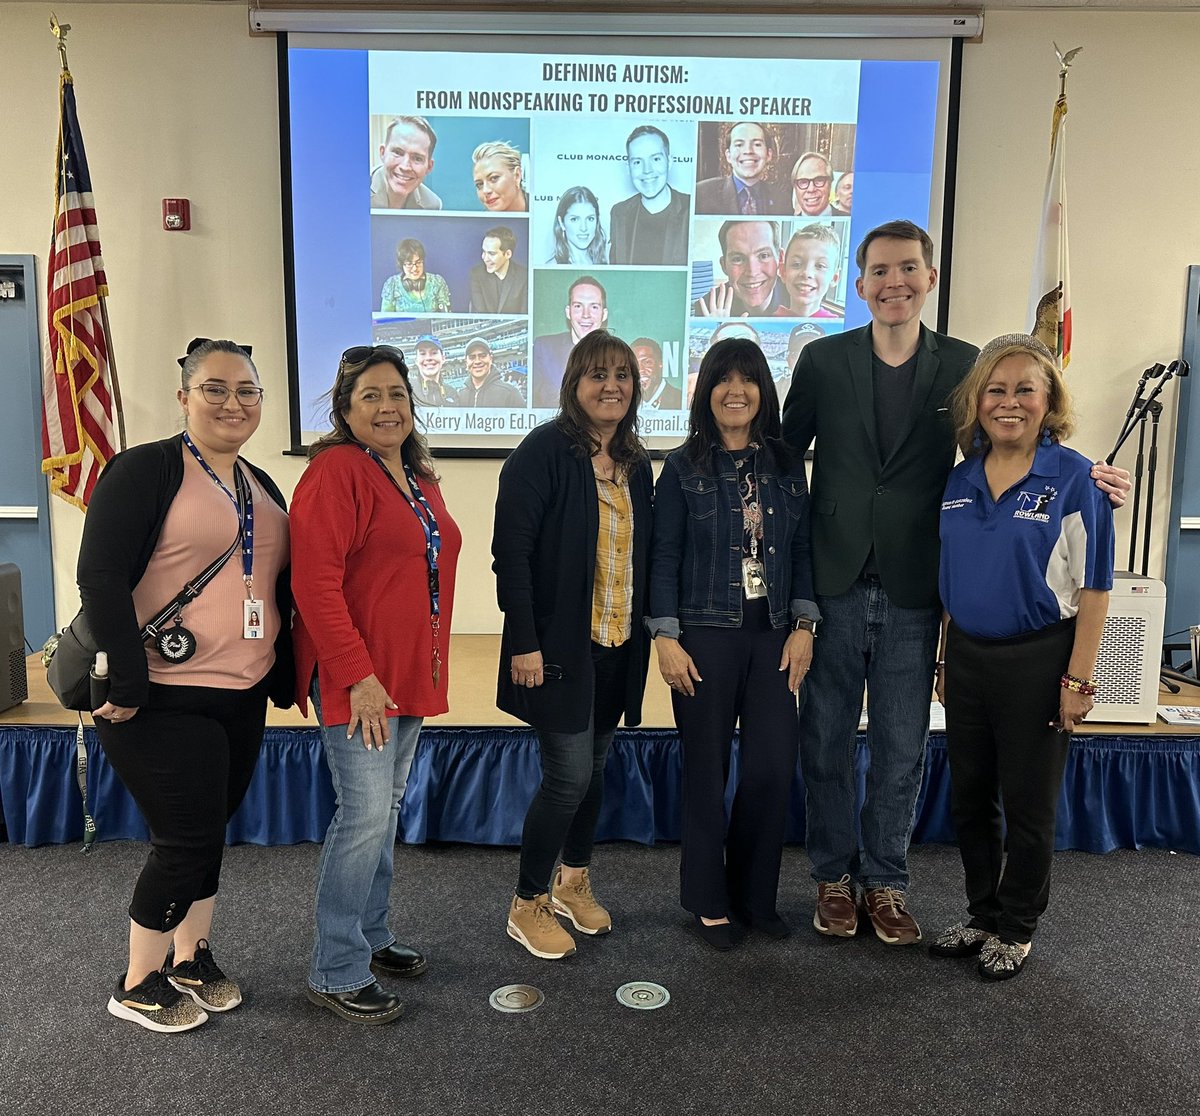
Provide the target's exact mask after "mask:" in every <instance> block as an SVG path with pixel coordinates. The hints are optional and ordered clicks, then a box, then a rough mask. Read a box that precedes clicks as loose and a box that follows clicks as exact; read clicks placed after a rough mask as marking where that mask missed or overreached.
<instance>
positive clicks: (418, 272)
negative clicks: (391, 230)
mask: <svg viewBox="0 0 1200 1116" xmlns="http://www.w3.org/2000/svg"><path fill="white" fill-rule="evenodd" d="M396 266H397V267H399V268H400V273H399V274H398V275H389V276H388V277H387V278H386V279H385V280H384V281H383V292H382V294H381V296H380V303H379V309H380V311H381V312H382V313H384V314H448V313H449V312H450V288H449V286H448V285H447V284H446V280H445V279H443V278H442V276H440V275H434V274H432V273H431V272H427V271H426V270H425V245H424V244H422V243H421V242H420V241H419V240H416V239H414V238H413V237H411V236H406V237H405V238H404V239H403V240H402V241H400V243H399V244H397V245H396Z"/></svg>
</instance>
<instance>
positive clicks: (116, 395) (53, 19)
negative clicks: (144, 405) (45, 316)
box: [50, 12, 126, 449]
mask: <svg viewBox="0 0 1200 1116" xmlns="http://www.w3.org/2000/svg"><path fill="white" fill-rule="evenodd" d="M70 30H71V25H70V24H69V23H59V22H58V17H57V16H56V15H55V14H54V13H53V12H51V13H50V31H51V33H52V34H53V35H54V38H55V39H56V40H57V42H58V57H59V58H60V59H61V61H62V75H61V78H60V80H62V81H69V82H72V84H74V79H73V78H72V77H71V67H70V66H69V65H68V64H67V32H68V31H70ZM98 307H99V310H100V318H101V320H102V321H103V323H104V339H105V346H106V349H107V353H108V361H107V364H108V381H109V386H110V387H111V389H112V401H113V410H114V411H115V412H116V416H117V441H118V446H119V448H120V449H125V447H126V442H125V408H124V407H123V406H122V404H121V383H120V381H119V380H118V379H117V358H116V357H115V356H114V354H113V349H112V328H111V327H110V326H109V324H108V300H107V299H106V298H105V297H104V296H103V295H101V296H99V299H98Z"/></svg>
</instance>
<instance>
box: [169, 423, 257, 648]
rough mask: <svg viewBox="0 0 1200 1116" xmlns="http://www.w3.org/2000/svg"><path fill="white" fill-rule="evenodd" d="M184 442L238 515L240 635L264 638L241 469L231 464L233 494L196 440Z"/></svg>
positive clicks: (250, 500)
mask: <svg viewBox="0 0 1200 1116" xmlns="http://www.w3.org/2000/svg"><path fill="white" fill-rule="evenodd" d="M183 444H184V445H185V446H187V448H188V449H189V450H190V451H191V454H192V456H193V457H194V458H195V459H196V460H197V461H198V462H199V463H200V467H201V468H202V469H203V470H204V471H205V472H206V473H207V474H208V475H209V476H210V477H211V478H212V481H213V483H214V484H215V485H216V486H217V487H218V488H219V489H220V490H221V491H222V492H224V493H225V495H226V496H228V497H229V502H230V503H231V504H233V507H234V510H235V511H236V512H237V516H238V532H239V534H240V535H241V539H242V581H243V582H245V585H246V599H245V600H244V601H243V602H242V638H243V639H262V638H263V615H264V612H263V602H262V601H260V600H259V599H258V598H256V597H255V596H254V496H253V494H252V493H251V491H250V485H249V484H247V483H246V478H245V476H244V475H243V473H242V470H241V469H239V468H238V467H237V465H236V464H235V465H234V469H233V472H234V481H235V484H236V487H237V495H236V496H235V495H234V494H233V493H232V492H230V491H229V489H228V488H227V487H226V485H225V482H224V481H222V480H221V478H220V477H218V476H217V474H216V473H215V472H214V471H213V468H212V466H211V465H209V463H208V462H207V461H205V460H204V457H203V455H202V454H201V453H200V451H199V450H198V449H197V448H196V444H195V443H194V442H193V441H192V439H191V438H190V437H189V436H188V434H187V432H186V431H185V432H184V435H183Z"/></svg>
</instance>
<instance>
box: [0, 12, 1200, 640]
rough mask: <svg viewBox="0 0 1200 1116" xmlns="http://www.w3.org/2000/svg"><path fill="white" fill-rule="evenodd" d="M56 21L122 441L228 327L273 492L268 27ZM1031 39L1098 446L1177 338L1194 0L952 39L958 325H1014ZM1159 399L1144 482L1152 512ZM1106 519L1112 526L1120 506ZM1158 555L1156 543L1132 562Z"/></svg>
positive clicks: (35, 71) (141, 433) (136, 433)
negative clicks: (247, 365)
mask: <svg viewBox="0 0 1200 1116" xmlns="http://www.w3.org/2000/svg"><path fill="white" fill-rule="evenodd" d="M46 12H47V9H46V7H45V5H43V4H26V3H15V4H11V3H7V4H5V5H4V6H3V9H2V12H0V26H2V31H3V33H2V34H0V73H3V74H4V75H5V77H6V83H5V84H6V88H7V89H8V90H9V97H10V101H9V105H10V106H11V105H13V104H14V103H15V105H16V111H15V112H11V111H6V112H4V113H2V114H0V252H4V253H11V252H18V253H34V254H36V255H38V257H39V259H40V260H41V261H42V263H43V264H44V260H45V249H46V243H47V238H48V235H49V229H48V223H49V220H50V214H51V205H52V190H51V187H52V182H51V180H52V175H53V165H52V163H53V135H54V131H55V128H56V111H57V110H56V95H55V92H56V91H55V82H56V80H57V55H56V53H55V50H54V43H53V39H52V38H51V36H50V33H49V31H48V30H47V15H46ZM61 15H63V13H61V12H60V16H61ZM63 18H69V19H70V22H71V23H72V24H73V26H74V30H73V32H72V35H71V40H70V41H71V60H72V71H73V73H74V75H75V79H76V83H77V92H78V97H79V102H80V113H81V120H82V124H83V128H84V135H85V137H86V140H87V145H88V155H89V160H90V163H91V169H92V177H93V182H94V185H95V189H96V193H97V198H98V206H99V214H100V224H101V231H102V236H103V243H104V247H105V262H106V265H107V269H108V275H109V281H110V285H111V287H112V297H111V299H110V303H109V309H110V314H111V319H112V328H113V334H114V343H115V349H116V355H117V359H118V367H119V370H120V373H121V377H122V383H123V387H124V394H125V401H126V422H127V426H128V430H129V437H130V440H131V442H138V441H145V440H148V439H151V438H154V437H161V436H162V435H163V434H165V433H167V432H169V431H171V430H174V429H176V428H177V422H176V415H175V411H176V408H175V403H174V399H173V394H172V391H173V387H174V377H175V374H176V369H177V366H176V364H175V360H174V358H175V357H176V356H177V355H178V354H179V353H180V351H181V347H182V345H183V344H184V343H185V342H186V340H187V339H188V338H190V337H192V336H194V335H195V334H197V333H202V334H209V333H217V334H219V335H224V336H230V337H234V338H236V339H240V340H245V341H248V342H251V343H253V345H254V349H255V359H256V362H257V364H258V366H259V369H260V371H261V373H262V376H263V382H264V384H265V386H266V387H267V389H268V393H269V400H268V404H267V411H266V413H265V415H264V420H263V424H262V427H261V428H260V430H259V432H258V434H257V435H256V436H255V439H254V441H253V442H252V443H251V446H250V456H251V457H252V458H253V459H254V460H256V461H258V462H260V463H261V464H263V465H265V466H266V467H267V468H268V469H269V470H270V471H271V472H272V474H273V475H274V476H275V477H276V478H277V479H278V480H279V481H280V483H281V485H282V487H283V488H284V489H285V491H289V492H290V490H291V487H292V486H293V485H294V484H295V481H296V478H297V477H298V476H299V473H300V470H301V467H302V465H301V463H300V462H299V461H297V460H296V459H294V458H288V457H283V456H281V453H282V451H283V449H284V448H285V447H286V446H287V444H288V433H287V406H286V383H285V378H284V354H285V346H284V327H283V281H282V267H283V264H282V241H281V222H280V198H279V186H278V167H279V156H278V134H279V132H278V99H277V95H276V80H275V75H276V69H275V43H274V40H270V39H252V38H250V37H249V36H248V35H247V33H246V19H245V12H244V10H243V9H242V8H240V7H239V6H237V5H228V6H225V5H220V6H216V5H204V4H195V5H190V4H172V5H166V6H162V5H152V6H151V5H121V4H87V5H80V6H78V7H76V8H74V9H73V10H72V11H71V12H70V13H69V15H68V16H63ZM1051 40H1056V41H1057V42H1058V43H1059V45H1060V46H1062V47H1063V48H1064V49H1065V48H1067V47H1070V46H1079V45H1082V46H1083V47H1084V52H1083V54H1082V55H1080V56H1079V59H1078V61H1077V63H1076V65H1075V68H1074V70H1073V72H1072V77H1071V104H1072V111H1071V115H1070V137H1069V151H1068V157H1069V162H1068V174H1069V179H1070V200H1071V209H1070V221H1071V232H1072V238H1073V239H1072V257H1071V263H1072V282H1073V285H1074V303H1075V314H1076V319H1075V320H1076V349H1075V358H1074V360H1073V362H1072V366H1071V372H1070V380H1071V383H1072V385H1073V387H1074V389H1075V391H1076V396H1077V400H1078V404H1079V408H1078V409H1079V412H1080V420H1081V421H1080V429H1079V433H1078V434H1077V436H1076V438H1075V440H1074V444H1075V445H1076V446H1077V447H1078V448H1079V449H1081V450H1082V451H1084V452H1085V453H1088V454H1091V455H1093V456H1099V455H1101V454H1103V453H1106V452H1107V450H1108V448H1109V446H1110V445H1111V442H1112V440H1113V438H1114V436H1115V433H1116V429H1117V427H1118V425H1119V423H1120V419H1121V416H1122V415H1123V414H1124V411H1125V407H1126V405H1127V403H1128V399H1129V395H1130V393H1131V392H1132V388H1133V383H1134V381H1135V379H1136V375H1137V372H1138V371H1139V370H1140V369H1141V368H1142V367H1144V366H1145V365H1147V364H1148V363H1150V362H1151V361H1153V360H1156V359H1166V358H1168V357H1170V356H1171V355H1172V354H1176V353H1177V352H1178V349H1179V344H1180V339H1181V330H1182V315H1183V293H1184V279H1185V268H1186V266H1187V265H1188V264H1189V263H1192V262H1200V206H1198V205H1197V204H1196V202H1195V195H1196V183H1197V182H1200V110H1198V109H1197V107H1196V106H1195V104H1194V103H1193V102H1192V100H1191V98H1190V96H1189V95H1188V90H1189V88H1190V86H1189V84H1188V80H1187V75H1188V74H1189V73H1190V72H1191V69H1192V67H1193V64H1194V61H1195V58H1196V48H1197V46H1200V16H1198V15H1195V14H1175V15H1147V14H1140V15H1136V16H1135V15H1123V14H1111V13H1073V12H1060V13H1031V12H1008V13H999V14H995V15H989V16H988V19H987V28H986V34H985V41H984V42H983V43H982V44H980V45H968V46H967V47H966V48H965V62H964V79H963V100H962V128H961V139H960V153H959V177H958V197H957V209H956V215H957V216H956V233H955V251H954V268H953V290H952V294H953V298H952V300H951V321H950V327H951V331H952V332H954V333H955V334H957V335H959V336H962V337H966V338H969V339H971V340H973V341H976V342H983V341H985V340H987V339H988V338H989V337H991V336H993V335H994V334H996V333H1000V332H1005V331H1008V330H1011V329H1018V328H1023V325H1024V314H1025V305H1026V299H1027V293H1028V282H1029V268H1030V262H1031V259H1032V253H1033V239H1034V230H1035V224H1036V220H1037V213H1038V209H1039V207H1040V200H1041V191H1042V184H1043V178H1044V174H1045V166H1046V147H1047V140H1048V134H1047V131H1048V126H1049V116H1050V108H1051V103H1052V100H1053V96H1054V93H1055V89H1056V77H1055V63H1054V55H1053V52H1052V49H1051V46H1050V43H1051ZM897 105H898V107H899V108H900V109H902V107H903V90H902V89H898V90H897ZM178 196H183V197H188V198H190V199H191V201H192V215H193V229H192V231H191V232H190V233H174V234H170V233H165V232H162V231H161V228H160V213H159V200H160V199H161V198H163V197H178ZM1173 399H1174V396H1173V393H1170V396H1169V402H1168V407H1167V411H1166V413H1165V414H1164V419H1163V426H1164V434H1166V439H1165V440H1166V442H1167V443H1168V444H1167V447H1166V452H1165V453H1164V454H1163V455H1162V456H1163V458H1164V459H1165V460H1164V464H1165V465H1166V467H1165V468H1162V470H1161V472H1160V480H1159V485H1158V491H1157V494H1156V501H1157V505H1158V507H1159V508H1162V509H1163V514H1164V515H1165V507H1166V501H1167V499H1168V483H1169V459H1170V452H1169V450H1170V441H1171V434H1170V432H1171V431H1173V429H1174V407H1173ZM1127 457H1128V453H1126V454H1125V455H1123V458H1122V462H1123V463H1126V461H1125V459H1126V458H1127ZM441 468H442V472H443V474H444V478H445V489H446V496H447V501H448V503H449V504H450V506H451V508H452V509H453V511H454V514H455V517H456V519H457V520H458V522H459V523H460V525H461V526H462V528H463V533H464V536H465V549H464V554H463V559H462V561H463V568H464V571H469V575H468V576H463V577H460V580H459V590H458V594H459V599H458V602H457V604H456V608H455V612H456V620H457V623H456V627H457V628H458V630H460V631H464V632H478V631H493V630H497V629H498V625H499V615H498V613H497V611H496V608H495V604H494V595H493V588H492V579H491V576H490V573H489V572H488V561H489V558H488V541H489V534H490V527H491V508H492V503H493V500H494V497H495V487H496V484H495V477H496V472H497V462H495V461H446V462H443V463H442V466H441ZM53 504H54V508H53V513H52V528H53V533H54V553H55V576H56V581H57V605H58V611H59V616H60V618H65V617H68V616H69V615H70V614H71V613H72V612H73V611H74V609H75V607H76V596H75V589H74V558H75V553H76V550H77V548H78V542H79V532H80V526H81V523H82V517H81V516H80V514H79V513H78V512H77V511H75V510H74V509H73V508H70V507H69V506H67V505H66V504H65V503H63V502H62V501H57V500H56V501H54V502H53ZM1121 519H1122V521H1123V525H1124V526H1125V527H1126V529H1127V525H1128V519H1129V516H1128V514H1125V515H1124V516H1123V517H1121ZM1160 535H1161V531H1160ZM1124 545H1126V544H1123V543H1122V542H1120V541H1119V542H1118V555H1121V554H1123V553H1124ZM1161 561H1162V559H1161V554H1160V553H1156V554H1155V555H1154V556H1153V561H1152V568H1154V569H1161Z"/></svg>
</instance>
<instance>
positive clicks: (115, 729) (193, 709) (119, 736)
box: [96, 682, 267, 932]
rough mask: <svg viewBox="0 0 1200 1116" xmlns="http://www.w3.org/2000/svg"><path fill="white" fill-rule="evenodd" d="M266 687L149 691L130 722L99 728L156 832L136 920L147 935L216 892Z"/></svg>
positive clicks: (254, 749)
mask: <svg viewBox="0 0 1200 1116" xmlns="http://www.w3.org/2000/svg"><path fill="white" fill-rule="evenodd" d="M266 713H267V690H266V684H265V682H260V683H259V684H258V685H256V686H253V687H251V688H250V689H249V690H219V689H212V688H209V687H205V686H162V685H158V684H156V683H153V682H152V683H151V684H150V699H149V702H148V704H147V705H145V706H143V707H142V708H141V709H139V710H138V713H137V716H136V717H134V718H133V719H132V720H129V721H121V722H119V723H117V724H113V723H111V722H110V721H105V720H103V719H98V720H97V721H96V734H97V736H99V738H100V744H101V746H102V747H103V748H104V754H105V756H107V757H108V762H109V763H110V764H112V766H113V770H115V771H116V773H117V774H118V775H119V776H120V777H121V782H122V783H124V784H125V787H126V789H127V790H128V791H129V793H130V794H131V795H133V800H134V801H135V802H136V803H137V805H138V809H139V810H141V812H142V816H143V817H144V818H145V819H146V824H147V825H148V826H149V827H150V855H149V856H148V857H147V858H146V865H145V867H144V868H143V869H142V873H141V875H140V876H139V877H138V881H137V884H136V886H135V887H134V889H133V900H132V902H131V903H130V904H129V917H130V918H131V919H133V921H134V922H136V923H137V924H138V925H139V926H144V927H146V928H147V929H148V930H158V931H162V932H165V931H168V930H173V929H174V928H175V927H176V926H178V925H179V923H180V921H182V919H183V918H184V916H185V915H186V914H187V912H188V908H190V907H191V905H192V904H193V903H194V902H196V901H198V900H200V899H208V898H210V897H211V896H213V895H216V893H217V886H218V884H219V882H220V878H221V858H222V857H223V855H224V853H225V825H226V823H227V822H228V821H229V819H230V818H231V817H232V816H233V813H234V811H235V810H236V809H237V808H238V806H239V805H240V804H241V801H242V799H243V798H244V797H245V794H246V788H247V787H249V786H250V778H251V776H252V775H253V774H254V766H255V764H256V763H257V762H258V752H259V748H260V747H261V745H262V738H263V728H264V725H265V723H266Z"/></svg>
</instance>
